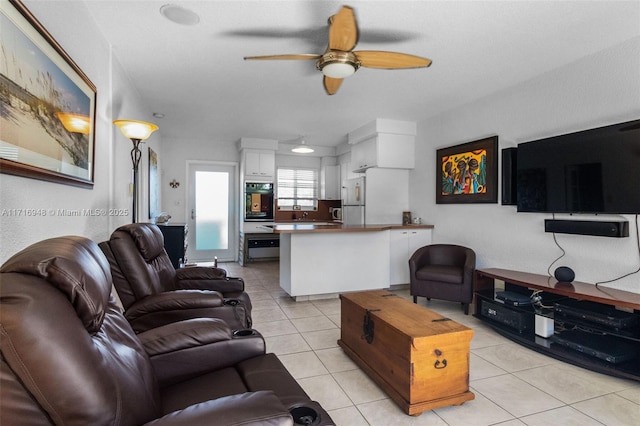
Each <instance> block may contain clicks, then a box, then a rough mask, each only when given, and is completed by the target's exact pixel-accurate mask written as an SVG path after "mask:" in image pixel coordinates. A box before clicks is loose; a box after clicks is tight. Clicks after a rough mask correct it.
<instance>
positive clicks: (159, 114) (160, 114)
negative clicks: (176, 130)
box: [153, 112, 164, 118]
mask: <svg viewBox="0 0 640 426" xmlns="http://www.w3.org/2000/svg"><path fill="white" fill-rule="evenodd" d="M153 116H154V117H155V118H164V114H163V113H161V112H154V113H153Z"/></svg>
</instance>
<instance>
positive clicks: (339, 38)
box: [329, 6, 358, 52]
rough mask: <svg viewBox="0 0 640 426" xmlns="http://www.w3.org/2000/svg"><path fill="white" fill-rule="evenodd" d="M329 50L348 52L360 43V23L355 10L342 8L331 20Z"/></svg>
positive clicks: (347, 7) (346, 7)
mask: <svg viewBox="0 0 640 426" xmlns="http://www.w3.org/2000/svg"><path fill="white" fill-rule="evenodd" d="M329 24H330V27H329V49H332V50H342V51H345V52H348V51H350V50H352V49H353V48H354V47H356V43H357V42H358V23H357V22H356V15H355V13H354V12H353V9H352V8H350V7H349V6H342V9H340V11H339V12H338V13H336V14H335V15H333V16H332V17H331V18H329Z"/></svg>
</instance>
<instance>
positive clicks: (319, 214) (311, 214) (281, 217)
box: [275, 200, 342, 222]
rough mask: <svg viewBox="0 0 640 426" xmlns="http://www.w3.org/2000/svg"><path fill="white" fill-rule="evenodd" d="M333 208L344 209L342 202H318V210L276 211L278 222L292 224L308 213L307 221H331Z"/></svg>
mask: <svg viewBox="0 0 640 426" xmlns="http://www.w3.org/2000/svg"><path fill="white" fill-rule="evenodd" d="M332 207H342V201H341V200H318V209H317V210H276V214H275V221H276V222H290V221H292V220H297V219H299V218H302V215H303V214H304V213H308V214H307V215H306V216H305V217H304V219H305V220H326V221H331V220H333V219H332V218H331V213H330V212H329V209H330V208H332Z"/></svg>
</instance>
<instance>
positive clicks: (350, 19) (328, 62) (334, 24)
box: [244, 6, 431, 95]
mask: <svg viewBox="0 0 640 426" xmlns="http://www.w3.org/2000/svg"><path fill="white" fill-rule="evenodd" d="M357 42H358V23H357V21H356V16H355V13H354V11H353V8H351V7H349V6H343V7H342V9H340V11H339V12H338V13H336V14H335V15H333V16H331V17H330V18H329V46H328V47H327V50H326V51H325V52H324V53H323V54H321V55H318V54H309V53H303V54H291V55H265V56H246V57H245V58H244V59H258V60H270V59H289V60H310V59H314V60H316V68H317V69H318V70H319V71H322V74H324V89H325V90H326V92H327V94H329V95H333V94H335V93H336V92H337V91H338V89H339V88H340V85H341V84H342V80H343V79H344V78H346V77H349V76H350V75H352V74H353V73H355V72H356V71H357V70H358V68H360V67H365V68H380V69H403V68H424V67H428V66H429V65H431V60H430V59H427V58H422V57H420V56H415V55H409V54H407V53H399V52H386V51H381V50H358V51H354V50H353V49H354V48H355V47H356V43H357Z"/></svg>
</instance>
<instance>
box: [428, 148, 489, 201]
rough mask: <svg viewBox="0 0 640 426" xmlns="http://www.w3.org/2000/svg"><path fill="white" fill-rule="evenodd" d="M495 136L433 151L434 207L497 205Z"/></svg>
mask: <svg viewBox="0 0 640 426" xmlns="http://www.w3.org/2000/svg"><path fill="white" fill-rule="evenodd" d="M497 153H498V137H497V136H492V137H489V138H485V139H480V140H477V141H474V142H468V143H464V144H461V145H456V146H452V147H449V148H442V149H439V150H437V152H436V154H437V155H436V162H437V163H436V204H456V203H497V202H498V156H497Z"/></svg>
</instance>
